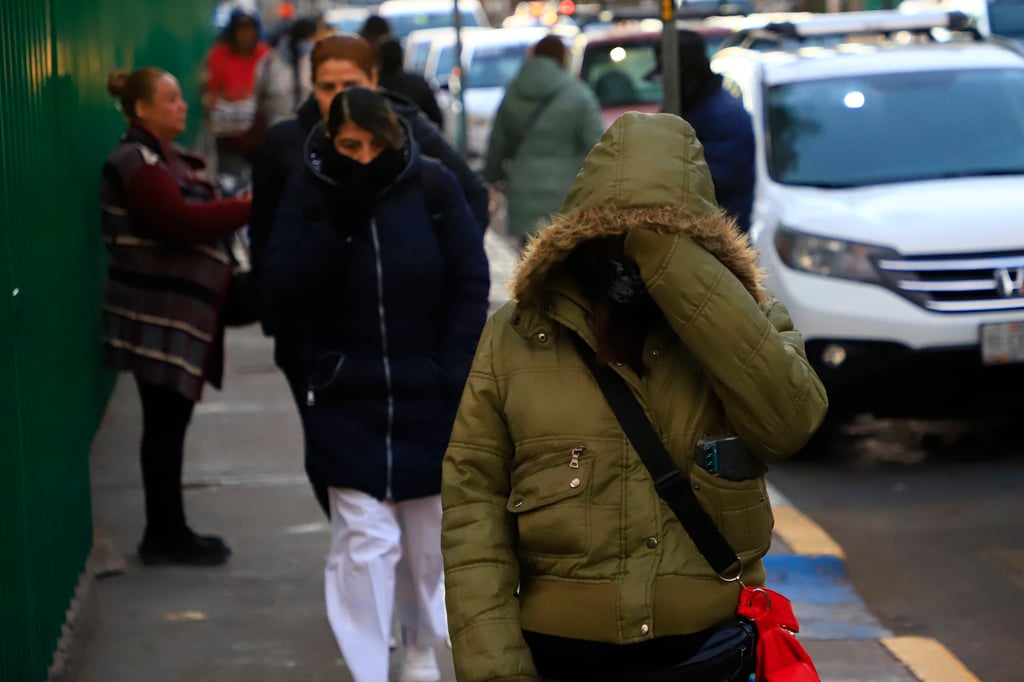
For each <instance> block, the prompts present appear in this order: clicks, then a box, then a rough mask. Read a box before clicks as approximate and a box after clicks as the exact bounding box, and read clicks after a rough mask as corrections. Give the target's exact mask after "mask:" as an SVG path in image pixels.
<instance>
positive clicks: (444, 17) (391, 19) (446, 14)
mask: <svg viewBox="0 0 1024 682" xmlns="http://www.w3.org/2000/svg"><path fill="white" fill-rule="evenodd" d="M453 14H454V13H453V12H451V11H447V10H446V11H427V10H425V11H422V12H410V13H408V14H388V15H387V16H386V17H384V18H385V19H387V20H388V23H389V24H391V33H392V34H393V35H394V36H395V37H396V38H399V39H401V38H405V37H406V36H407V35H409V34H410V33H412V32H413V31H417V30H419V29H421V28H441V27H443V26H452V25H454V23H455V22H454V19H455V17H454V16H453ZM459 15H460V16H461V17H462V25H463V26H479V25H480V22H479V21H478V20H477V16H476V14H475V13H474V12H472V11H467V10H459Z"/></svg>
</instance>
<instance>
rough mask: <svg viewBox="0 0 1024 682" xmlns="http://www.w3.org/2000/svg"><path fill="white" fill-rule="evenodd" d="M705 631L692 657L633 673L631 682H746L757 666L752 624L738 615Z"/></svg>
mask: <svg viewBox="0 0 1024 682" xmlns="http://www.w3.org/2000/svg"><path fill="white" fill-rule="evenodd" d="M706 632H708V633H709V634H708V638H707V640H705V642H704V645H703V646H701V648H700V649H698V650H697V651H696V653H694V654H693V655H692V656H690V657H689V658H687V659H685V660H683V661H680V662H679V663H677V664H675V665H672V666H669V667H668V668H664V669H662V670H656V671H651V672H650V673H644V672H639V673H637V672H632V673H630V674H629V677H628V682H740V681H742V682H746V679H747V677H748V676H749V675H750V674H751V673H752V672H754V666H755V660H754V650H755V647H756V645H757V635H756V631H755V630H754V625H753V623H751V622H750V621H748V620H745V619H743V618H737V619H736V620H733V621H728V622H725V623H720V624H718V625H716V626H714V627H713V628H710V629H709V630H707V631H706ZM621 682H627V679H626V678H623V679H622V681H621Z"/></svg>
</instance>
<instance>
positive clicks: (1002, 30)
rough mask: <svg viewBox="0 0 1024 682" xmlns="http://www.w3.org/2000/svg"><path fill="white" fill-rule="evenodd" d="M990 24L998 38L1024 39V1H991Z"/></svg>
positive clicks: (989, 4)
mask: <svg viewBox="0 0 1024 682" xmlns="http://www.w3.org/2000/svg"><path fill="white" fill-rule="evenodd" d="M988 23H989V28H991V29H992V33H993V34H995V35H997V36H1006V37H1007V38H1024V0H989V2H988Z"/></svg>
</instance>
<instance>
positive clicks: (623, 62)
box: [574, 20, 731, 128]
mask: <svg viewBox="0 0 1024 682" xmlns="http://www.w3.org/2000/svg"><path fill="white" fill-rule="evenodd" d="M676 23H677V26H678V28H679V29H680V30H684V29H685V30H690V31H697V32H698V33H700V34H701V35H703V36H704V40H705V42H706V43H707V49H708V58H710V57H711V55H713V54H714V53H715V52H717V51H718V48H719V46H720V45H721V43H722V41H723V40H725V38H726V36H728V35H729V34H730V33H731V29H729V28H726V27H721V26H712V25H709V24H706V23H704V22H700V21H692V22H691V21H679V22H676ZM661 36H662V30H661V22H660V21H657V20H645V21H640V22H635V23H633V24H626V25H622V24H618V25H616V24H612V25H609V26H607V27H594V28H592V29H591V30H589V31H588V32H587V33H586V36H585V37H584V38H583V39H582V40H579V41H578V43H577V46H576V50H577V52H578V54H577V55H576V57H575V59H574V65H575V68H576V69H577V75H578V76H579V78H580V79H581V80H582V81H583V82H584V83H586V84H587V85H589V86H590V87H591V89H592V90H593V91H594V94H595V95H597V99H598V101H599V102H600V103H601V118H602V121H603V122H604V127H605V128H607V127H608V126H610V125H611V124H612V121H614V120H615V119H616V118H618V117H619V116H620V115H622V114H623V113H625V112H627V111H640V112H644V113H655V112H658V111H660V110H661V106H662V99H663V97H664V88H663V86H662V82H661V76H660V75H658V74H656V73H655V66H656V59H657V57H656V52H657V50H660V49H661Z"/></svg>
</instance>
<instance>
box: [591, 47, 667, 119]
mask: <svg viewBox="0 0 1024 682" xmlns="http://www.w3.org/2000/svg"><path fill="white" fill-rule="evenodd" d="M654 66H655V63H654V45H653V43H651V42H637V43H626V42H621V43H605V44H600V45H594V47H593V49H588V50H587V52H586V54H584V56H583V65H582V70H581V75H582V77H583V80H584V82H586V84H587V85H589V86H590V88H591V89H592V90H593V91H594V94H595V95H597V100H598V101H599V102H600V103H601V106H602V107H614V106H619V105H624V104H654V103H656V102H661V100H662V88H661V83H660V82H659V81H658V80H656V79H653V78H649V76H651V75H653V74H652V72H653V71H654Z"/></svg>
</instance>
